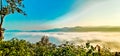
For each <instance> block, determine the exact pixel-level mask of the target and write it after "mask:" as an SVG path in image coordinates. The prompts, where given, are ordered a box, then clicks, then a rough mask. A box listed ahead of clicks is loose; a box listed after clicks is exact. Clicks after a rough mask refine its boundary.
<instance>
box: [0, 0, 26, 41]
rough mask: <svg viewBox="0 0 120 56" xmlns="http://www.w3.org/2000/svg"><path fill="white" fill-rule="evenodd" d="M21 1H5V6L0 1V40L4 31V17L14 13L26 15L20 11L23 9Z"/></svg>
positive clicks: (0, 0) (1, 0)
mask: <svg viewBox="0 0 120 56" xmlns="http://www.w3.org/2000/svg"><path fill="white" fill-rule="evenodd" d="M22 1H23V0H5V1H4V3H6V4H3V0H0V20H1V21H0V39H3V32H4V29H3V28H2V25H3V20H4V18H5V16H7V15H9V14H14V13H15V12H18V13H20V14H23V15H26V14H25V12H24V11H23V10H22V8H24V5H23V3H22Z"/></svg>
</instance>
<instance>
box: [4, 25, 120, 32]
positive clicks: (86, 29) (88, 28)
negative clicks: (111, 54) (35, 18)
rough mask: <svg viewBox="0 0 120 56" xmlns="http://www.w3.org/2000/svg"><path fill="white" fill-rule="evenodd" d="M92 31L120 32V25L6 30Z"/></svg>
mask: <svg viewBox="0 0 120 56" xmlns="http://www.w3.org/2000/svg"><path fill="white" fill-rule="evenodd" d="M92 31H95V32H97V31H102V32H120V27H80V26H77V27H64V28H54V29H48V30H29V31H28V30H26V31H25V30H24V31H23V30H6V32H92Z"/></svg>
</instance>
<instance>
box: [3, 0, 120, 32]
mask: <svg viewBox="0 0 120 56" xmlns="http://www.w3.org/2000/svg"><path fill="white" fill-rule="evenodd" d="M23 2H24V5H25V8H24V9H23V10H24V11H26V13H27V14H28V15H27V16H23V15H21V14H18V13H15V14H11V15H8V16H6V17H5V20H4V25H3V27H4V28H6V29H20V30H41V29H51V28H61V27H74V26H119V24H120V16H119V15H120V3H119V2H120V0H24V1H23Z"/></svg>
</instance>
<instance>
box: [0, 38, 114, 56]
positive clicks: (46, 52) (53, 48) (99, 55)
mask: <svg viewBox="0 0 120 56" xmlns="http://www.w3.org/2000/svg"><path fill="white" fill-rule="evenodd" d="M0 55H2V56H112V55H113V54H112V53H111V52H110V50H109V49H108V48H101V47H100V46H99V45H96V46H95V47H93V46H92V45H90V43H89V42H87V43H86V45H81V46H80V45H74V44H73V43H70V42H66V43H63V44H61V45H55V44H52V43H50V42H49V39H48V37H47V36H44V37H43V38H42V39H41V41H39V42H37V43H30V42H27V41H25V40H18V39H16V38H13V39H12V40H9V41H0Z"/></svg>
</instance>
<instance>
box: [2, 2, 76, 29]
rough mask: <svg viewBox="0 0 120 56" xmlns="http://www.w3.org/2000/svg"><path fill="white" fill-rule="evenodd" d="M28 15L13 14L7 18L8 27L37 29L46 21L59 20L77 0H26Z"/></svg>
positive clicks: (5, 23)
mask: <svg viewBox="0 0 120 56" xmlns="http://www.w3.org/2000/svg"><path fill="white" fill-rule="evenodd" d="M23 2H24V5H25V8H24V9H23V10H24V11H26V13H27V16H23V15H20V14H17V13H15V14H11V15H8V16H7V17H6V18H5V21H4V27H5V28H7V29H36V28H40V29H41V28H42V27H44V26H42V27H41V26H40V25H42V24H44V23H45V22H49V21H52V20H57V18H58V17H60V16H62V15H64V14H66V13H67V12H69V11H70V10H71V6H72V5H73V4H74V3H75V2H76V1H75V0H24V1H23Z"/></svg>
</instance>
